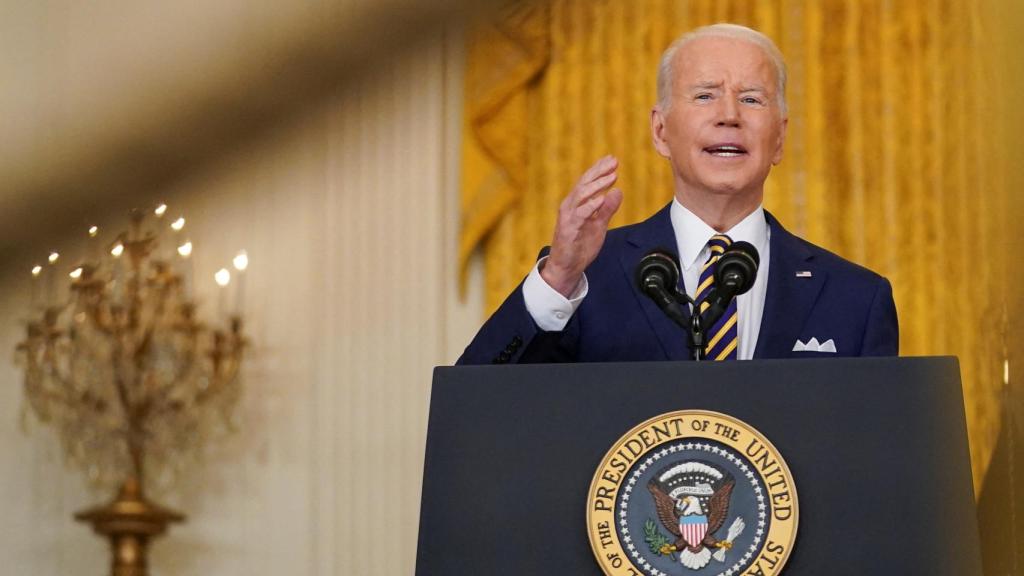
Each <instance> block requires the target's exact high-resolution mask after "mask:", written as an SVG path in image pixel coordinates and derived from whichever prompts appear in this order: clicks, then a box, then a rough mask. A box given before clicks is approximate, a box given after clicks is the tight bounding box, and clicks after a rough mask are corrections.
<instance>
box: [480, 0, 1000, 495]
mask: <svg viewBox="0 0 1024 576" xmlns="http://www.w3.org/2000/svg"><path fill="white" fill-rule="evenodd" d="M996 5H998V2H952V1H948V0H925V1H895V0H860V1H847V0H822V1H804V0H762V1H758V2H750V1H749V0H715V1H709V0H693V1H689V2H686V1H678V0H631V1H619V0H607V1H593V0H553V1H550V2H541V3H531V4H513V5H512V6H511V7H510V8H509V9H508V10H506V11H505V12H504V13H503V14H502V15H501V16H500V17H498V18H497V19H495V20H494V21H491V22H488V23H484V24H480V25H478V26H476V28H475V30H476V33H474V34H471V35H470V38H469V46H468V60H467V69H466V79H465V85H466V92H465V94H466V100H465V105H464V112H465V119H466V121H465V131H464V139H463V229H462V236H461V247H460V254H461V258H462V264H463V270H464V269H465V263H466V260H467V259H468V257H469V255H470V254H471V253H472V252H473V251H474V250H475V249H477V248H482V251H483V259H484V269H485V283H486V295H487V306H488V311H490V310H493V309H494V308H495V307H496V306H497V305H498V304H499V303H500V302H501V301H502V300H503V299H504V298H505V296H506V295H507V294H508V293H509V292H510V291H511V290H512V289H513V288H514V287H515V286H516V285H517V284H518V283H519V282H520V281H521V280H522V278H523V277H524V275H525V274H526V273H527V272H528V271H529V269H530V267H531V266H532V265H533V262H534V260H535V258H536V256H537V252H538V250H539V249H540V248H541V247H542V246H544V245H545V244H548V243H549V242H550V240H551V234H552V231H553V228H554V222H555V215H556V210H557V206H558V204H559V202H560V201H561V200H562V198H563V197H564V196H565V195H566V194H567V193H568V192H569V190H570V189H571V188H572V186H573V184H574V183H575V181H576V180H577V179H578V178H579V175H580V174H581V173H582V172H583V170H585V169H586V168H587V167H588V166H589V165H590V164H591V163H593V162H594V161H595V160H596V159H598V158H599V157H601V156H603V155H605V154H609V153H610V154H614V155H616V156H617V157H618V158H619V161H620V166H621V168H620V171H619V173H620V177H619V184H618V186H619V187H620V188H621V189H622V190H623V191H624V193H625V201H624V203H623V205H622V207H621V208H620V210H619V213H618V214H617V215H616V217H615V219H614V220H613V222H612V224H613V225H614V226H619V225H623V224H628V223H632V222H637V221H640V220H642V219H644V218H646V217H647V216H649V215H650V214H652V213H653V212H655V211H656V210H657V209H658V208H660V207H662V206H664V205H665V204H666V203H668V202H669V201H670V200H671V198H672V193H673V191H672V180H671V173H670V169H669V166H668V164H667V162H666V161H665V160H664V159H662V158H661V157H659V156H658V155H657V154H656V153H655V151H654V149H653V147H652V145H651V137H650V128H649V113H650V109H651V105H652V104H653V102H654V100H655V78H656V69H657V63H658V59H659V57H660V55H661V52H662V51H663V50H664V48H665V47H666V46H667V45H668V44H669V43H671V41H672V40H673V39H674V38H676V37H677V36H679V35H680V34H681V33H683V32H685V31H687V30H690V29H692V28H695V27H697V26H702V25H705V24H711V23H714V22H720V21H729V22H735V23H739V24H744V25H748V26H751V27H753V28H756V29H758V30H761V31H762V32H764V33H765V34H767V35H769V36H770V37H772V38H773V39H774V40H775V41H776V43H777V44H778V46H779V48H780V49H781V50H782V52H783V54H784V55H785V58H786V62H787V65H788V67H789V86H788V90H787V101H788V105H789V126H788V134H787V141H786V152H785V156H784V159H783V161H782V164H781V165H779V166H777V167H776V168H775V169H774V170H773V172H772V174H771V176H770V177H769V179H768V182H767V185H766V195H765V198H766V199H765V205H766V208H767V209H768V210H770V211H771V212H772V213H774V214H775V215H776V216H777V217H778V218H779V219H780V220H781V222H782V223H783V224H784V225H785V226H786V227H787V228H788V229H789V230H790V231H792V232H794V233H796V234H798V235H801V236H803V237H805V238H807V239H808V240H810V241H812V242H814V243H816V244H819V245H821V246H824V247H825V248H828V249H830V250H832V251H834V252H837V253H839V254H840V255H842V256H844V257H846V258H848V259H851V260H853V261H855V262H857V263H860V264H863V265H865V266H867V267H869V268H871V269H873V270H875V271H877V272H879V273H881V274H883V275H885V276H887V277H888V278H889V279H890V280H891V281H892V284H893V288H894V292H895V298H896V304H897V308H898V311H899V315H900V331H901V334H900V336H901V352H902V353H903V354H904V355H924V354H928V355H937V354H955V355H957V356H959V357H960V362H961V371H962V376H963V379H964V389H965V396H966V398H967V402H966V409H967V418H968V425H969V429H970V439H971V449H972V450H971V452H972V460H973V461H972V464H973V470H974V474H975V483H976V486H979V485H980V484H979V482H980V480H981V479H982V478H983V477H984V473H985V470H986V468H987V465H988V461H989V458H990V457H991V453H992V449H993V447H994V444H995V441H996V437H997V434H998V430H999V419H1000V415H999V410H1000V404H999V395H1000V390H1001V386H1002V384H1003V377H1004V365H1005V364H1004V363H1005V361H1006V358H1007V351H1006V350H1007V343H1006V333H1007V322H1008V318H1007V316H1008V306H1007V293H1006V281H1005V276H1004V275H1003V274H1001V273H1000V272H1001V271H1002V270H1003V269H1004V266H1005V263H1006V250H1005V249H1004V248H1003V247H1004V246H1005V243H1006V241H1007V236H1006V232H1005V226H1004V225H1003V224H1004V222H1003V220H1002V219H1003V218H1005V214H1006V212H1007V207H1008V200H1009V196H1008V191H1007V188H1008V186H1007V182H1006V174H1007V165H1008V156H1007V153H1006V151H1005V150H1004V149H1003V147H1001V146H1000V145H999V142H1004V141H1007V140H1005V139H1002V138H1003V136H1005V134H1007V131H1008V130H1010V128H1008V127H1006V126H1002V125H1000V120H999V118H1000V110H1001V109H1002V108H1001V107H1002V106H1005V105H1006V104H1005V103H1004V100H1005V97H1000V96H999V95H1000V94H1005V93H1006V92H1007V91H1008V89H1007V87H1006V82H1007V79H1005V78H1002V77H1001V76H1000V75H998V74H996V73H995V72H994V70H995V68H994V67H993V65H992V62H993V58H995V57H996V52H997V49H996V47H994V46H993V45H992V42H991V38H992V32H993V29H994V28H996V27H998V26H999V22H998V18H997V17H995V14H996V12H997V10H995V9H993V6H996ZM979 319H983V320H981V321H979ZM980 322H983V324H981V323H980ZM865 400H866V401H884V399H865Z"/></svg>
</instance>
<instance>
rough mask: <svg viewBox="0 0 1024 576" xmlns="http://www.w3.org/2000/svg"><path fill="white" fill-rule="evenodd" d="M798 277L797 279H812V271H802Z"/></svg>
mask: <svg viewBox="0 0 1024 576" xmlns="http://www.w3.org/2000/svg"><path fill="white" fill-rule="evenodd" d="M796 277H797V278H810V277H811V271H810V270H800V271H799V272H797V273H796Z"/></svg>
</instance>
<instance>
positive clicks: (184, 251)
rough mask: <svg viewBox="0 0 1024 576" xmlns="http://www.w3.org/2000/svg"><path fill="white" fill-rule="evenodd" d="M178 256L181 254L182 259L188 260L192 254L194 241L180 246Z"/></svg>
mask: <svg viewBox="0 0 1024 576" xmlns="http://www.w3.org/2000/svg"><path fill="white" fill-rule="evenodd" d="M178 254H180V255H181V257H182V258H188V257H189V255H190V254H192V241H191V240H190V241H188V242H185V243H184V244H182V245H181V246H178Z"/></svg>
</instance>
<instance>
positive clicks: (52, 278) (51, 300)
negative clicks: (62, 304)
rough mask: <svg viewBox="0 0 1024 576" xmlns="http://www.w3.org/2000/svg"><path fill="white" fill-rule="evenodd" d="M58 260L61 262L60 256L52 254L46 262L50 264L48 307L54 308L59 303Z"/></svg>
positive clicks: (47, 288)
mask: <svg viewBox="0 0 1024 576" xmlns="http://www.w3.org/2000/svg"><path fill="white" fill-rule="evenodd" d="M57 260H60V254H58V253H57V252H50V255H49V256H47V258H46V261H47V262H49V263H50V265H49V270H47V272H46V305H47V306H53V305H54V304H56V303H57Z"/></svg>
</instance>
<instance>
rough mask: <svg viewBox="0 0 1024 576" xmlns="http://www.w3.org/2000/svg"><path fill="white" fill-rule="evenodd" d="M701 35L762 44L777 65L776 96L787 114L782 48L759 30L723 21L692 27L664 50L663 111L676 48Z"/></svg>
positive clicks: (660, 66) (661, 67)
mask: <svg viewBox="0 0 1024 576" xmlns="http://www.w3.org/2000/svg"><path fill="white" fill-rule="evenodd" d="M698 38H736V39H738V40H743V41H746V42H750V43H752V44H755V45H757V46H758V47H759V48H761V50H763V51H764V53H765V55H766V56H768V59H769V60H771V62H772V64H773V65H774V66H775V78H776V82H777V85H776V97H777V98H778V102H779V109H780V110H781V111H782V115H783V116H785V115H786V62H785V61H784V60H783V59H782V52H780V51H779V49H778V47H777V46H775V43H774V42H772V40H771V38H769V37H767V36H765V35H764V34H762V33H760V32H758V31H757V30H754V29H752V28H747V27H746V26H740V25H739V24H724V23H721V24H712V25H710V26H703V27H701V28H697V29H696V30H691V31H690V32H687V33H686V34H683V35H682V36H680V37H679V38H677V39H676V41H675V42H673V43H672V44H671V45H670V46H669V47H668V48H666V49H665V52H663V53H662V55H661V62H660V63H659V64H658V108H659V109H661V111H662V112H666V113H667V112H668V110H669V108H670V107H671V105H672V76H673V72H674V71H673V69H672V61H673V60H674V59H675V55H676V51H677V50H679V48H681V47H683V46H685V45H687V44H689V43H690V42H692V41H694V40H697V39H698Z"/></svg>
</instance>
